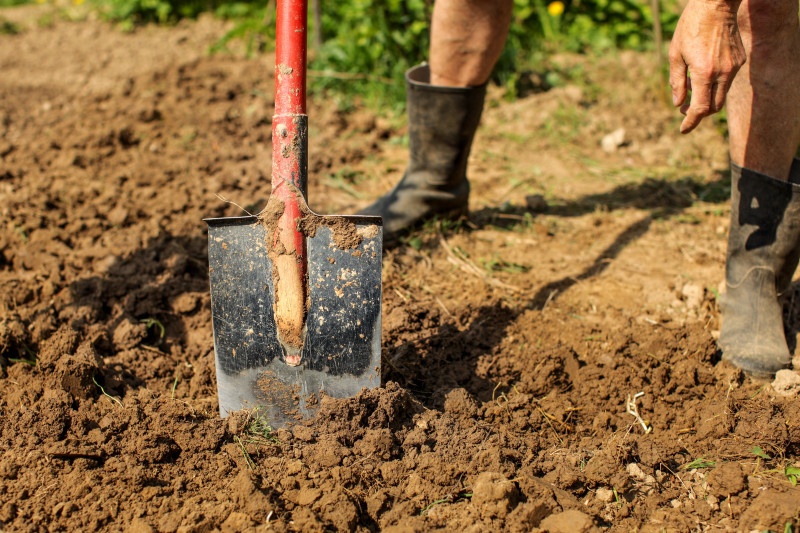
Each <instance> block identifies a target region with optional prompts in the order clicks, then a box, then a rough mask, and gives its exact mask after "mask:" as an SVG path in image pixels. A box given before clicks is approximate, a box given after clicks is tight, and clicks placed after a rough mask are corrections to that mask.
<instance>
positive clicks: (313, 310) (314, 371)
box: [206, 216, 383, 428]
mask: <svg viewBox="0 0 800 533" xmlns="http://www.w3.org/2000/svg"><path fill="white" fill-rule="evenodd" d="M320 221H321V224H320V225H319V227H318V228H317V230H316V233H315V235H314V236H313V237H307V238H306V256H307V261H308V309H307V314H306V330H305V340H304V344H303V349H302V361H301V364H300V365H299V366H296V367H291V366H288V365H287V364H286V363H285V362H284V360H283V350H282V347H281V343H280V341H279V340H278V337H277V327H276V322H275V317H274V314H273V303H274V300H275V295H274V287H273V279H272V261H271V260H270V258H269V253H268V248H267V230H266V229H265V228H264V226H263V225H262V224H261V223H260V222H259V220H258V218H257V217H255V216H252V217H235V218H218V219H209V220H206V222H207V223H208V226H209V230H208V258H209V278H210V284H211V314H212V324H213V331H214V355H215V363H216V373H217V394H218V397H219V407H220V415H221V416H222V417H223V418H224V417H226V416H227V415H228V414H229V413H230V412H232V411H238V410H241V409H252V408H256V407H258V408H259V409H260V414H261V416H265V417H266V419H267V420H268V421H269V423H270V425H272V427H276V428H277V427H281V426H284V425H286V424H289V423H291V422H293V421H296V420H299V419H302V418H307V417H309V416H313V414H314V412H316V409H317V407H318V405H319V395H320V393H324V394H325V395H327V396H332V397H335V398H347V397H350V396H354V395H355V394H357V393H358V392H359V391H360V390H361V389H362V388H364V387H368V388H372V387H377V386H379V385H380V376H381V370H380V349H381V347H380V345H381V260H382V249H383V231H382V227H381V224H380V218H377V217H362V216H329V217H328V216H326V217H320ZM343 223H344V224H345V225H347V227H348V228H349V229H350V234H351V236H353V235H356V236H357V238H356V239H355V240H353V239H350V240H349V241H348V242H343V240H342V239H341V236H340V235H338V234H337V230H336V229H335V228H337V227H341V226H342V224H343ZM340 246H342V247H340Z"/></svg>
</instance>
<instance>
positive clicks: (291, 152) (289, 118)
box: [272, 0, 308, 365]
mask: <svg viewBox="0 0 800 533" xmlns="http://www.w3.org/2000/svg"><path fill="white" fill-rule="evenodd" d="M307 19H308V4H307V1H306V0H278V13H277V39H276V51H275V115H274V116H273V118H272V195H273V196H274V197H276V198H278V199H280V200H282V201H283V202H284V212H283V216H282V217H281V218H280V220H279V221H278V231H276V232H275V240H274V242H273V247H274V250H275V255H276V259H275V260H274V261H275V266H276V268H277V270H278V272H277V274H278V275H277V277H276V279H277V283H276V284H275V292H276V294H275V300H276V306H275V314H276V321H277V324H278V330H279V334H280V335H281V337H282V339H281V340H282V342H283V344H284V347H285V348H287V354H286V362H287V363H288V364H290V365H298V364H300V355H299V354H295V355H289V351H291V350H290V347H291V348H293V349H295V350H294V351H295V352H296V349H299V348H300V347H302V330H303V325H304V324H305V293H306V247H305V237H304V236H303V234H302V233H301V232H299V231H298V230H297V219H298V217H300V216H301V210H300V200H299V198H298V194H297V193H298V192H299V193H300V194H301V195H302V196H303V197H305V195H306V191H307V182H308V156H307V154H308V117H307V116H306V114H305V113H306V25H307Z"/></svg>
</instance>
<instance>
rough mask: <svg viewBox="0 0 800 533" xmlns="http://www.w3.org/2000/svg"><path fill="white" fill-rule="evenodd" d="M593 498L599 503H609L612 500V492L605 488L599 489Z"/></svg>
mask: <svg viewBox="0 0 800 533" xmlns="http://www.w3.org/2000/svg"><path fill="white" fill-rule="evenodd" d="M595 497H596V498H597V499H598V500H600V501H601V502H604V503H609V502H610V501H611V500H613V499H614V491H613V490H611V489H607V488H605V487H600V488H599V489H597V492H595Z"/></svg>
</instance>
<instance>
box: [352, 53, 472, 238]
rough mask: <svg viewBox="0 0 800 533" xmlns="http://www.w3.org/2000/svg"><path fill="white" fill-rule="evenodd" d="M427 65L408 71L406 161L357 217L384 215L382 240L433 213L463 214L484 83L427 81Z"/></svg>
mask: <svg viewBox="0 0 800 533" xmlns="http://www.w3.org/2000/svg"><path fill="white" fill-rule="evenodd" d="M429 81H430V68H429V67H428V65H420V66H417V67H414V68H412V69H410V70H409V71H408V72H406V98H407V107H408V147H409V152H410V154H409V161H408V167H407V168H406V173H405V175H404V176H403V178H402V179H401V180H400V182H399V183H398V184H397V185H395V187H394V188H393V189H392V190H391V191H389V192H388V193H386V194H385V195H383V196H382V197H380V198H379V199H378V200H376V201H375V202H374V203H373V204H372V205H370V206H368V207H366V208H364V209H362V210H361V211H360V212H359V213H358V214H359V215H380V216H382V217H383V238H384V244H394V243H396V242H397V239H398V237H399V236H400V235H402V233H403V232H404V231H405V230H407V229H410V228H412V227H414V226H416V225H418V224H420V223H421V222H424V221H425V220H428V219H430V218H433V217H434V216H437V215H438V216H452V217H455V216H459V215H462V214H466V213H467V205H468V200H469V181H467V174H466V172H467V159H468V158H469V151H470V148H471V147H472V139H473V137H474V136H475V130H476V129H477V128H478V123H479V122H480V118H481V112H482V111H483V101H484V97H485V95H486V84H483V85H480V86H478V87H442V86H437V85H430V83H429Z"/></svg>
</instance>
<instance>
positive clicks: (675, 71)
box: [669, 47, 687, 107]
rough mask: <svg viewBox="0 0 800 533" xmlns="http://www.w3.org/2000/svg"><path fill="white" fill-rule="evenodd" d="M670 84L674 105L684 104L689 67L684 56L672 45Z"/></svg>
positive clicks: (670, 53) (670, 52)
mask: <svg viewBox="0 0 800 533" xmlns="http://www.w3.org/2000/svg"><path fill="white" fill-rule="evenodd" d="M669 85H670V87H672V105H674V106H676V107H677V106H679V105H681V104H683V102H684V101H685V100H686V85H687V68H686V63H685V62H684V61H683V56H682V55H681V54H680V52H678V51H677V49H673V48H672V47H670V51H669Z"/></svg>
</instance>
